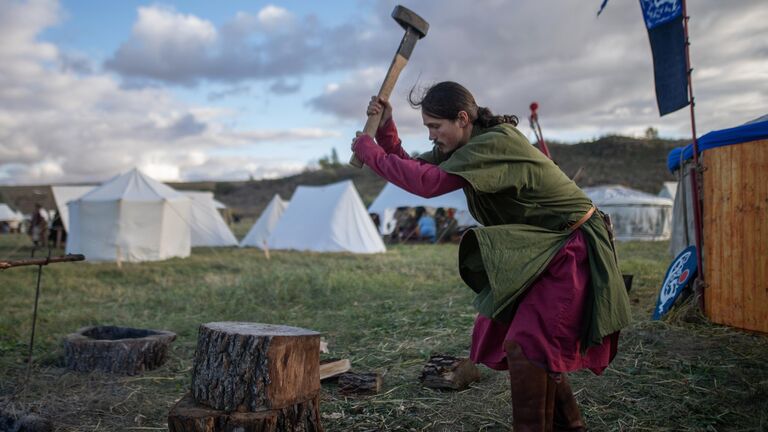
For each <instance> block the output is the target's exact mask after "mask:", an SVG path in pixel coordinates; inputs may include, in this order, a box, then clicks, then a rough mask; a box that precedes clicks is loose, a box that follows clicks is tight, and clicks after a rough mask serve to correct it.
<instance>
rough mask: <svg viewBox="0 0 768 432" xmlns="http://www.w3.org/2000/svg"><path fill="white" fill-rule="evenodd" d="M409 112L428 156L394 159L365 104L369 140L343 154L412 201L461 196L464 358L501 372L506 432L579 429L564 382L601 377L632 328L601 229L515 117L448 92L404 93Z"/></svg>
mask: <svg viewBox="0 0 768 432" xmlns="http://www.w3.org/2000/svg"><path fill="white" fill-rule="evenodd" d="M409 102H410V103H411V106H413V107H414V108H416V107H418V108H421V117H422V120H423V122H424V126H426V127H427V129H428V131H429V140H430V141H432V142H433V143H434V146H433V148H432V151H430V152H427V153H425V154H422V155H421V156H419V157H418V158H417V159H416V158H412V157H411V156H410V155H409V154H408V153H407V152H406V151H404V150H403V148H402V147H401V142H400V139H399V138H398V135H397V129H396V128H395V123H394V121H393V120H392V106H391V105H390V104H389V102H388V101H386V100H383V99H380V98H377V97H375V96H374V97H373V98H372V99H371V102H370V104H369V105H368V114H369V115H374V114H381V122H380V123H379V127H378V130H377V131H376V141H374V140H373V138H372V137H370V136H368V135H364V134H363V133H358V134H357V137H356V138H355V140H354V141H353V145H352V150H353V151H354V153H355V155H356V156H357V158H358V159H360V161H362V162H363V163H365V164H366V165H367V166H368V167H370V168H371V169H372V170H373V171H374V172H375V173H377V174H378V175H379V176H381V177H383V178H385V179H386V180H388V181H389V182H391V183H393V184H395V185H397V186H399V187H401V188H403V189H405V190H407V191H408V192H411V193H413V194H416V195H419V196H422V197H434V196H438V195H441V194H445V193H448V192H451V191H454V190H457V189H462V190H463V191H464V194H465V195H466V198H467V204H468V206H469V209H470V211H471V212H472V216H473V217H474V218H475V219H476V220H477V221H478V222H480V223H481V224H483V227H480V228H474V229H471V230H469V231H467V233H465V235H464V236H463V237H462V240H461V244H460V246H459V259H458V264H459V274H460V275H461V277H462V279H464V281H465V282H466V283H467V285H469V287H470V288H472V290H473V291H475V293H476V294H477V296H476V297H475V301H474V304H475V308H476V309H477V311H478V315H477V318H476V319H475V326H474V329H473V332H472V345H471V350H470V357H471V359H472V360H473V361H475V362H476V363H483V364H485V365H487V366H488V367H491V368H493V369H497V370H507V369H508V370H509V380H510V385H511V389H512V391H511V395H512V417H513V420H512V424H513V428H514V430H515V431H544V430H553V429H554V430H569V431H583V430H585V429H586V425H585V423H584V420H583V418H582V416H581V412H580V410H579V406H578V403H577V401H576V399H575V397H574V395H573V392H572V390H571V387H570V384H569V382H568V379H567V376H566V373H567V372H572V371H577V370H580V369H589V370H591V371H593V372H594V373H596V374H601V373H602V372H603V371H604V370H605V369H606V368H607V367H608V365H609V363H610V362H611V361H612V360H613V358H614V357H615V355H616V350H617V346H618V338H619V330H621V329H622V328H624V327H626V326H627V325H628V324H629V322H630V319H631V313H630V308H629V298H628V296H627V292H626V289H625V287H624V282H623V279H622V276H621V272H620V271H619V265H618V260H617V258H616V254H615V249H614V245H613V241H612V236H611V228H610V225H609V224H608V223H607V221H606V220H605V218H604V217H603V213H602V212H600V211H597V210H596V209H595V207H594V205H593V204H592V202H591V201H590V199H589V198H588V197H587V195H586V194H584V192H583V191H582V190H581V189H579V187H578V186H577V185H576V184H575V183H574V182H573V181H571V179H569V178H568V177H567V176H566V175H565V174H564V173H563V172H562V171H561V170H560V169H559V168H558V167H557V166H556V165H555V164H554V163H553V162H552V161H551V160H549V159H548V158H547V157H546V156H545V155H544V154H543V153H541V152H540V151H539V150H537V149H536V148H535V147H533V146H532V145H531V144H530V143H529V142H528V140H527V139H526V138H525V136H524V135H523V134H522V133H521V132H520V131H519V130H517V128H516V127H515V126H516V125H517V117H515V116H507V115H494V114H493V113H492V112H491V111H490V110H489V109H488V108H485V107H480V106H478V105H477V103H476V102H475V98H474V97H473V96H472V94H471V93H470V92H469V91H468V90H467V89H466V88H464V87H463V86H461V85H459V84H457V83H454V82H441V83H438V84H435V85H433V86H432V87H430V88H429V89H427V90H426V92H424V93H423V94H422V95H416V96H414V92H413V91H412V92H411V95H410V96H409ZM377 143H378V145H377Z"/></svg>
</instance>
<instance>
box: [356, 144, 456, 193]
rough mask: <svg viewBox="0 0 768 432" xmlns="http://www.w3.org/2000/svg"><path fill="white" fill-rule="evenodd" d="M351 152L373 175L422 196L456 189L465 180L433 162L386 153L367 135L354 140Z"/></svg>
mask: <svg viewBox="0 0 768 432" xmlns="http://www.w3.org/2000/svg"><path fill="white" fill-rule="evenodd" d="M354 151H355V155H357V157H358V159H360V160H361V161H362V162H363V163H365V164H366V165H368V166H369V167H370V168H371V169H372V170H373V171H374V172H375V173H376V174H378V175H379V176H381V177H383V178H384V179H386V180H387V181H389V182H390V183H392V184H394V185H396V186H398V187H400V188H402V189H405V190H407V191H408V192H410V193H412V194H415V195H419V196H421V197H424V198H432V197H436V196H440V195H443V194H446V193H448V192H452V191H455V190H456V189H460V188H462V187H464V185H466V184H467V182H466V180H464V179H463V178H462V177H460V176H457V175H455V174H449V173H447V172H445V171H443V170H442V169H440V167H438V166H437V165H432V164H429V163H426V162H424V161H422V160H417V159H401V158H400V157H398V156H397V155H394V154H386V152H385V151H384V149H382V148H381V147H379V146H378V145H377V144H376V143H374V142H373V139H372V138H371V137H370V136H368V135H362V136H360V137H359V138H358V139H357V141H355V146H354Z"/></svg>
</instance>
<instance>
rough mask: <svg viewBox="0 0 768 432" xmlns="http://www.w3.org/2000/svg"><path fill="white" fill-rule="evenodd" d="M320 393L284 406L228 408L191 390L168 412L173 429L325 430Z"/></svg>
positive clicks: (214, 431)
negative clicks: (217, 406) (255, 409)
mask: <svg viewBox="0 0 768 432" xmlns="http://www.w3.org/2000/svg"><path fill="white" fill-rule="evenodd" d="M319 406H320V404H319V396H315V397H314V398H312V399H309V400H306V401H303V402H300V403H297V404H294V405H289V406H287V407H283V408H280V409H272V410H266V411H258V412H237V411H234V412H227V411H221V410H215V409H213V408H209V407H207V406H205V405H202V404H199V403H197V402H195V399H194V398H193V397H192V394H191V393H187V394H186V395H185V396H184V397H183V398H182V399H181V400H180V401H179V402H177V403H176V405H174V406H173V408H171V411H170V412H169V413H168V430H169V431H170V432H236V431H237V432H278V431H279V432H294V431H295V432H322V431H323V428H322V425H321V423H320V409H319Z"/></svg>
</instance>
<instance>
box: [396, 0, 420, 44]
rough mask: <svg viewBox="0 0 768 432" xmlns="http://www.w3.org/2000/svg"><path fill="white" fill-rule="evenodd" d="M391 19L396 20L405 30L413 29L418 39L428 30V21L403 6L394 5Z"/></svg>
mask: <svg viewBox="0 0 768 432" xmlns="http://www.w3.org/2000/svg"><path fill="white" fill-rule="evenodd" d="M392 19H394V20H395V21H397V23H398V24H400V27H402V28H403V29H404V30H405V31H406V32H407V31H408V30H411V31H413V32H414V33H415V34H416V35H417V36H418V38H419V39H421V38H423V37H424V36H426V35H427V31H428V30H429V23H428V22H426V21H425V20H424V18H422V17H420V16H418V15H416V14H415V13H414V12H413V11H412V10H410V9H408V8H407V7H405V6H400V5H397V6H395V9H394V10H392Z"/></svg>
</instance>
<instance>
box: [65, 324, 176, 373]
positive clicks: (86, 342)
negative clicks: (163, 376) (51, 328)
mask: <svg viewBox="0 0 768 432" xmlns="http://www.w3.org/2000/svg"><path fill="white" fill-rule="evenodd" d="M174 339H176V334H175V333H172V332H169V331H164V330H149V329H136V328H130V327H117V326H90V327H83V328H81V329H79V330H78V331H77V332H75V333H71V334H69V335H67V336H66V337H65V338H64V361H65V364H66V366H67V368H69V369H72V370H76V371H80V372H90V371H93V370H100V371H104V372H109V373H115V374H124V375H137V374H140V373H142V372H144V371H145V370H151V369H155V368H157V367H159V366H161V365H162V364H163V363H165V359H166V354H167V352H168V347H169V346H170V344H171V342H173V340H174Z"/></svg>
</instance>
